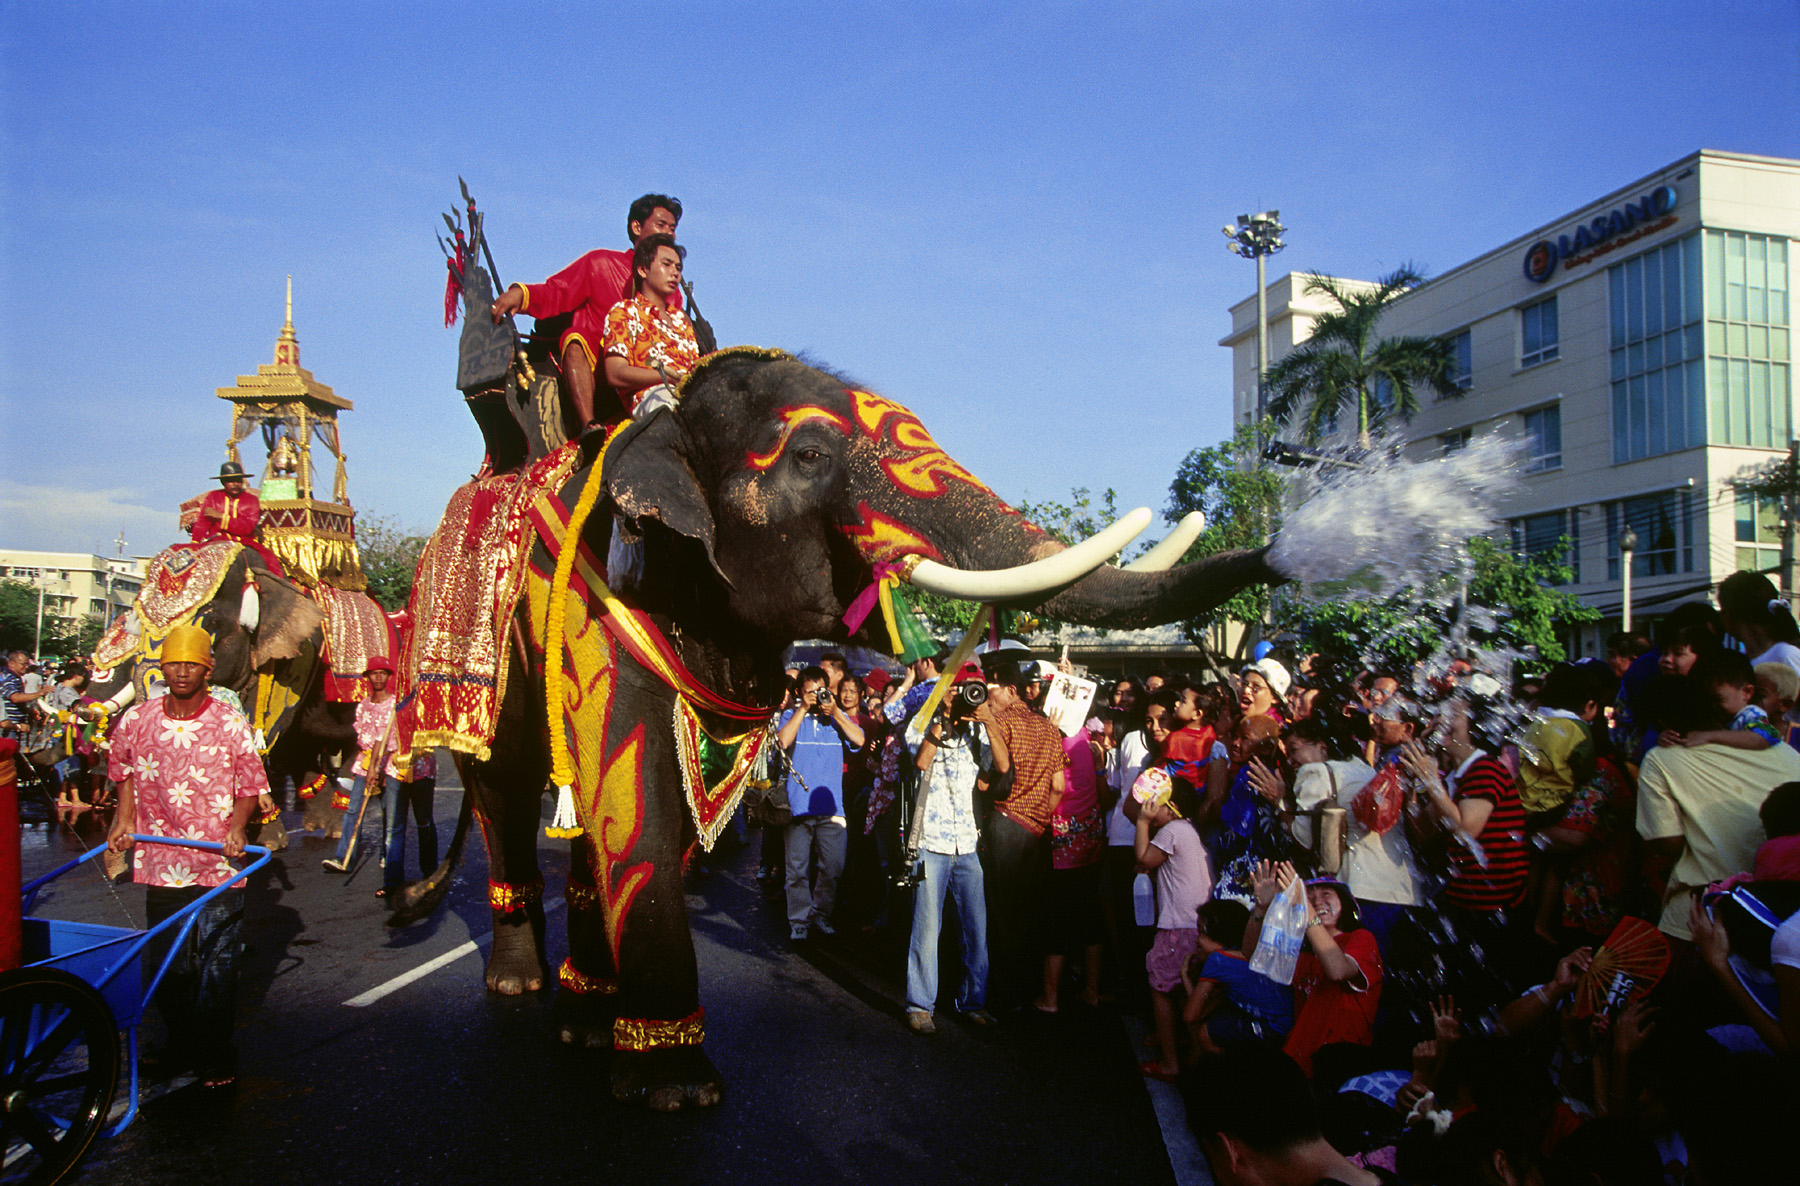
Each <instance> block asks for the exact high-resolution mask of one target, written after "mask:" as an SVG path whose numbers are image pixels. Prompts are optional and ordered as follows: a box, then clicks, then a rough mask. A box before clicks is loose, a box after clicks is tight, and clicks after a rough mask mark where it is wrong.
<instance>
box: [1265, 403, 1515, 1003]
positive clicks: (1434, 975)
mask: <svg viewBox="0 0 1800 1186" xmlns="http://www.w3.org/2000/svg"><path fill="white" fill-rule="evenodd" d="M1522 462H1523V449H1522V447H1521V445H1520V444H1519V443H1518V442H1515V441H1510V440H1507V439H1506V438H1505V437H1503V436H1501V435H1500V434H1490V435H1488V436H1485V437H1481V438H1477V439H1475V440H1473V441H1471V442H1470V444H1469V445H1468V446H1467V447H1466V448H1464V449H1461V450H1459V451H1457V452H1455V453H1452V454H1450V455H1449V456H1447V457H1432V458H1426V459H1409V458H1407V457H1406V456H1405V455H1404V454H1403V452H1402V450H1401V447H1400V444H1399V443H1398V442H1381V443H1378V445H1377V447H1376V448H1375V449H1373V450H1367V451H1362V452H1361V453H1359V454H1356V455H1351V456H1349V457H1348V458H1347V459H1346V462H1337V463H1332V462H1327V463H1325V464H1321V465H1319V466H1318V467H1317V468H1315V469H1312V470H1308V471H1303V472H1301V473H1299V474H1297V475H1296V476H1295V478H1294V479H1293V480H1291V481H1290V482H1289V487H1288V492H1287V512H1286V515H1285V517H1284V520H1283V524H1282V527H1281V530H1280V531H1279V532H1278V533H1277V535H1276V537H1275V539H1274V542H1273V546H1272V547H1271V549H1270V552H1269V562H1270V564H1271V565H1272V566H1273V567H1274V568H1275V569H1276V570H1277V571H1278V572H1280V573H1282V574H1283V575H1284V576H1287V577H1289V578H1290V579H1291V580H1293V581H1294V582H1295V586H1293V587H1292V591H1291V592H1290V593H1288V594H1287V596H1290V597H1297V598H1299V599H1301V600H1302V601H1303V602H1311V603H1313V604H1315V605H1316V604H1318V603H1321V602H1325V603H1330V602H1359V601H1360V602H1370V603H1374V602H1379V603H1380V605H1381V607H1382V608H1383V609H1384V611H1386V612H1387V614H1388V616H1387V617H1385V618H1380V619H1370V620H1381V621H1388V622H1393V623H1396V625H1395V626H1394V627H1393V628H1392V629H1391V630H1388V631H1386V632H1385V634H1384V632H1383V631H1380V630H1378V631H1375V632H1374V633H1373V634H1372V635H1364V636H1362V637H1363V639H1364V644H1363V645H1364V650H1363V653H1362V654H1360V655H1355V656H1342V657H1341V659H1347V660H1349V661H1350V662H1352V663H1353V664H1354V665H1355V667H1356V668H1358V669H1360V670H1364V671H1372V672H1379V673H1381V674H1384V675H1389V676H1392V677H1394V678H1395V679H1396V680H1397V681H1398V682H1399V684H1400V686H1401V690H1402V694H1401V696H1398V697H1396V698H1395V699H1394V700H1391V701H1389V702H1388V705H1387V706H1386V708H1385V709H1384V710H1377V711H1386V712H1390V713H1393V712H1401V711H1406V712H1410V713H1412V714H1413V719H1415V720H1422V721H1425V722H1429V724H1428V725H1424V726H1421V730H1422V733H1423V739H1424V741H1425V743H1426V746H1427V748H1428V749H1435V748H1436V743H1437V742H1438V741H1439V740H1440V739H1441V737H1442V735H1443V733H1444V732H1446V731H1447V730H1448V729H1449V728H1451V727H1452V722H1453V721H1456V722H1460V720H1461V719H1464V718H1466V719H1467V721H1468V724H1469V734H1470V737H1471V739H1472V740H1473V742H1474V744H1475V745H1476V746H1477V747H1479V748H1481V749H1485V750H1489V751H1495V752H1498V751H1500V750H1502V749H1503V747H1505V746H1507V745H1514V746H1518V747H1519V749H1520V757H1521V758H1522V759H1524V760H1526V761H1532V760H1535V759H1536V755H1535V753H1534V752H1533V751H1532V750H1531V748H1530V747H1529V746H1528V745H1526V744H1524V739H1525V728H1526V726H1527V725H1528V724H1529V723H1530V720H1531V716H1532V714H1530V713H1529V712H1528V711H1527V710H1526V708H1525V707H1524V706H1523V705H1522V704H1520V703H1519V702H1518V701H1517V700H1516V699H1515V698H1514V697H1513V695H1512V694H1511V692H1512V683H1513V680H1512V673H1513V669H1514V667H1515V665H1516V664H1517V663H1518V662H1519V661H1520V660H1524V659H1531V658H1535V656H1534V655H1529V654H1526V653H1524V652H1523V651H1521V650H1520V649H1519V647H1518V646H1517V645H1515V641H1514V640H1515V636H1514V635H1513V634H1512V632H1511V631H1510V630H1509V629H1508V618H1509V617H1510V611H1509V607H1506V606H1493V607H1488V606H1481V605H1475V604H1471V603H1470V602H1469V585H1470V580H1471V577H1472V576H1473V575H1474V574H1475V562H1474V559H1473V557H1472V555H1471V552H1470V548H1469V542H1468V541H1469V539H1470V537H1472V536H1477V535H1491V534H1493V533H1494V532H1495V531H1496V529H1497V528H1498V527H1499V526H1500V522H1499V508H1500V506H1501V504H1502V503H1503V502H1504V501H1505V499H1506V498H1507V496H1508V495H1509V494H1510V493H1511V492H1512V491H1513V490H1515V489H1516V488H1517V485H1518V480H1519V476H1520V473H1521V470H1522V468H1523V464H1522ZM1349 674H1350V673H1344V672H1340V673H1339V675H1340V678H1342V677H1345V676H1348V675H1349ZM1408 810H1409V811H1411V812H1414V813H1415V814H1418V813H1419V812H1420V808H1419V807H1418V806H1417V803H1416V801H1413V800H1410V799H1409V807H1408ZM1423 818H1425V819H1430V820H1435V819H1436V817H1435V816H1434V815H1430V814H1426V815H1425V816H1424V817H1423ZM1440 826H1442V825H1441V824H1440ZM1449 839H1450V842H1451V844H1452V845H1456V846H1460V847H1461V848H1462V849H1463V850H1464V851H1465V852H1466V853H1467V859H1470V860H1472V861H1473V863H1474V864H1476V865H1478V866H1480V867H1483V868H1485V867H1486V866H1487V863H1488V862H1487V854H1486V853H1485V852H1484V851H1483V849H1482V846H1481V845H1480V843H1479V842H1478V841H1477V840H1476V838H1475V837H1474V836H1472V835H1469V834H1468V833H1467V832H1465V831H1462V830H1460V829H1458V830H1452V831H1451V834H1450V837H1449ZM1417 922H1418V925H1419V926H1420V928H1421V929H1422V937H1423V939H1424V942H1425V948H1426V950H1429V951H1431V952H1432V953H1433V955H1432V956H1431V958H1429V959H1421V960H1417V961H1412V962H1408V961H1403V964H1404V965H1405V966H1401V967H1396V968H1395V969H1394V971H1393V974H1392V979H1393V981H1394V982H1395V985H1396V987H1397V988H1400V989H1401V991H1400V993H1399V994H1398V996H1399V998H1400V1001H1401V1002H1409V1003H1408V1004H1403V1005H1400V1007H1402V1008H1406V1009H1407V1011H1408V1012H1412V1013H1413V1014H1414V1015H1415V1018H1417V1019H1418V1020H1420V1021H1425V1020H1427V1019H1426V1018H1425V1017H1424V1015H1423V1014H1422V1013H1421V1012H1420V1010H1419V1003H1420V1002H1425V1001H1429V1000H1430V999H1431V994H1432V993H1435V992H1443V991H1446V988H1447V987H1448V986H1447V983H1446V976H1447V972H1448V969H1447V968H1446V966H1445V963H1444V960H1443V959H1442V958H1441V956H1442V953H1445V952H1449V951H1453V950H1461V951H1463V952H1466V953H1468V954H1470V955H1472V956H1473V960H1474V966H1475V967H1481V966H1482V965H1483V958H1482V954H1483V953H1482V951H1481V946H1480V944H1481V939H1480V937H1479V936H1477V935H1469V934H1458V928H1457V927H1456V925H1455V924H1454V923H1453V922H1452V921H1451V919H1449V918H1448V917H1445V916H1443V915H1442V914H1438V913H1435V912H1422V913H1421V915H1420V917H1419V918H1418V920H1417ZM1465 971H1466V970H1465ZM1459 991H1460V989H1459ZM1501 995H1503V994H1501Z"/></svg>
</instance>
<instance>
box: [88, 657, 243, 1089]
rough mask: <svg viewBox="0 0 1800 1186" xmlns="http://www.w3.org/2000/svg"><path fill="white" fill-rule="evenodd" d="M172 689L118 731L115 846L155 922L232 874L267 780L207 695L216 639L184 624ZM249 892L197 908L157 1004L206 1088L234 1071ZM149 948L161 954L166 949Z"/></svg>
mask: <svg viewBox="0 0 1800 1186" xmlns="http://www.w3.org/2000/svg"><path fill="white" fill-rule="evenodd" d="M162 669H163V678H164V679H165V680H166V681H167V682H168V689H169V690H168V694H167V695H165V696H162V697H160V698H158V699H156V700H152V701H149V702H148V703H145V704H140V705H137V706H135V707H133V708H132V709H131V710H130V711H128V712H127V713H126V714H125V716H124V717H123V718H121V719H120V721H119V723H118V725H117V726H116V727H115V728H114V730H113V735H112V758H111V764H110V769H109V771H108V773H109V775H110V776H111V778H112V779H113V781H114V782H116V783H117V784H118V789H119V807H118V813H117V815H116V816H115V817H114V820H113V826H112V829H111V831H110V832H109V833H108V834H107V845H108V847H110V848H111V849H112V850H113V851H115V852H124V851H126V850H127V849H130V848H133V847H135V848H136V849H137V852H136V859H135V862H134V865H133V875H132V879H133V880H134V881H138V882H142V883H144V884H145V886H146V887H147V888H146V891H145V893H146V909H147V915H148V919H149V925H150V926H152V927H154V926H155V925H156V924H157V923H159V922H161V921H162V920H164V919H166V918H168V917H170V916H171V915H173V914H175V913H177V912H178V911H180V910H182V909H184V908H185V907H187V906H189V905H191V904H192V903H194V902H195V901H197V900H198V899H200V898H201V897H202V896H204V895H205V894H206V892H207V891H208V890H209V889H211V888H212V887H214V886H217V885H220V884H222V883H223V882H225V881H226V880H227V879H228V878H230V876H231V874H232V867H231V861H232V860H234V859H236V858H237V857H239V856H242V855H243V852H244V829H245V826H246V825H247V824H248V823H249V821H250V815H251V812H252V810H253V809H254V808H255V807H256V801H257V797H258V796H259V795H263V794H266V793H267V792H268V790H269V780H268V776H267V775H266V774H265V773H264V772H263V766H262V760H261V759H260V758H259V757H258V756H257V753H256V742H255V739H254V738H253V736H252V735H251V732H250V727H249V725H248V724H247V723H246V722H245V721H244V718H243V717H242V716H240V715H239V714H238V713H236V712H235V711H233V710H232V709H230V708H227V707H226V706H225V705H224V704H222V703H220V702H219V701H217V700H214V699H213V698H212V697H211V696H209V695H208V694H207V690H206V677H207V675H208V673H209V672H210V671H211V670H212V640H211V639H210V638H209V637H208V636H207V634H206V631H204V630H202V629H200V628H199V627H198V626H177V627H176V628H175V629H173V630H171V631H170V632H169V637H168V639H167V640H166V641H165V642H164V643H163V653H162ZM133 832H143V833H147V834H150V835H155V836H171V837H178V838H181V839H184V840H209V841H212V842H214V843H217V844H222V845H224V848H225V852H224V855H223V856H215V855H214V854H212V853H210V852H206V851H203V850H199V849H192V848H177V847H174V846H170V845H161V844H134V842H133V840H132V838H131V834H132V833H133ZM243 914H244V888H243V886H241V885H239V886H235V887H233V888H231V889H229V890H226V891H225V892H223V893H221V894H219V895H218V896H217V897H215V898H213V899H212V900H211V901H209V902H208V903H207V904H206V905H205V906H204V907H202V908H201V911H200V916H199V919H198V920H197V921H196V923H195V925H194V928H193V930H192V931H191V932H190V935H189V938H188V940H187V941H186V945H185V946H184V949H183V951H182V952H181V954H179V955H178V956H177V957H176V959H175V962H174V964H173V965H171V967H170V969H169V974H168V976H167V978H166V979H165V980H164V981H163V986H162V989H161V991H160V992H159V993H158V994H157V1004H158V1007H159V1008H160V1009H161V1011H162V1014H163V1017H164V1019H165V1021H166V1022H167V1023H168V1027H169V1050H168V1059H167V1061H168V1062H169V1063H170V1064H171V1066H173V1064H175V1063H177V1062H189V1063H191V1064H192V1065H193V1066H194V1067H195V1068H196V1069H197V1070H198V1071H199V1073H200V1076H201V1080H202V1082H204V1083H205V1084H206V1085H207V1086H209V1087H221V1086H225V1085H228V1084H229V1083H231V1082H232V1079H233V1077H234V1075H235V1072H236V1063H237V1051H236V1048H235V1047H234V1046H233V1044H232V1040H231V1030H232V1023H233V1020H234V1018H235V1015H236V1012H237V960H238V953H239V943H238V929H239V926H240V925H241V923H242V921H243ZM156 946H158V945H153V946H152V949H151V950H152V952H155V954H154V955H153V956H151V955H148V953H147V958H153V959H156V960H160V959H161V952H157V951H156Z"/></svg>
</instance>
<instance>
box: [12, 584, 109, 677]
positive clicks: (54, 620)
mask: <svg viewBox="0 0 1800 1186" xmlns="http://www.w3.org/2000/svg"><path fill="white" fill-rule="evenodd" d="M37 621H38V590H37V586H36V585H33V584H31V583H30V582H29V581H17V580H4V581H0V654H3V653H5V652H7V651H29V652H30V653H31V654H33V655H39V654H42V655H55V656H56V657H58V658H63V659H67V658H73V657H74V656H77V655H87V654H92V653H93V650H94V645H95V644H96V643H98V642H99V641H100V632H101V630H102V628H103V627H104V626H105V622H104V620H103V619H102V618H101V617H100V615H99V614H88V615H86V616H85V617H83V618H81V619H80V620H79V621H75V622H70V621H69V620H68V619H65V618H61V617H58V616H57V615H55V614H53V613H51V612H50V610H49V607H48V605H46V607H45V610H44V641H43V645H42V646H41V647H40V646H39V645H38V637H37Z"/></svg>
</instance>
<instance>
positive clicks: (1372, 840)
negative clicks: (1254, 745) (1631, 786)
mask: <svg viewBox="0 0 1800 1186" xmlns="http://www.w3.org/2000/svg"><path fill="white" fill-rule="evenodd" d="M1333 776H1335V778H1336V782H1337V805H1338V806H1339V807H1342V808H1343V809H1344V810H1345V811H1347V812H1349V815H1348V816H1347V817H1346V818H1345V821H1344V822H1345V824H1346V826H1348V828H1349V835H1348V836H1347V838H1346V839H1347V843H1346V844H1345V850H1344V867H1343V869H1341V870H1340V871H1339V876H1341V877H1342V878H1343V879H1344V884H1345V885H1347V886H1349V887H1350V893H1351V894H1352V895H1353V896H1354V897H1355V898H1356V900H1357V901H1359V902H1387V903H1390V904H1392V905H1396V906H1423V905H1425V891H1424V888H1423V887H1422V886H1421V885H1420V878H1419V872H1418V869H1417V867H1416V866H1415V865H1414V864H1413V856H1412V844H1411V843H1410V842H1409V841H1408V840H1407V839H1406V829H1405V828H1404V827H1402V826H1401V825H1399V824H1396V825H1394V826H1393V827H1391V828H1389V829H1388V830H1387V831H1386V832H1384V833H1382V834H1380V835H1377V834H1375V833H1374V832H1371V831H1369V830H1368V829H1367V828H1365V827H1363V826H1362V824H1360V823H1358V822H1357V819H1356V813H1355V812H1354V811H1350V804H1351V803H1352V802H1354V801H1355V799H1356V796H1357V793H1358V792H1359V791H1361V790H1362V789H1363V787H1364V786H1366V785H1368V782H1369V780H1370V779H1371V778H1374V777H1375V770H1374V768H1373V767H1371V766H1370V765H1369V764H1368V763H1367V762H1365V761H1363V760H1362V759H1361V758H1351V759H1350V760H1349V761H1347V762H1311V763H1308V764H1307V765H1305V766H1302V767H1300V769H1299V771H1298V772H1296V773H1295V775H1294V802H1295V804H1296V805H1297V806H1298V807H1299V809H1300V810H1301V811H1310V810H1312V809H1313V808H1315V807H1317V806H1319V804H1321V803H1323V802H1325V801H1326V800H1327V799H1328V798H1330V797H1331V786H1332V780H1333ZM1294 839H1296V840H1298V841H1300V843H1302V844H1304V845H1306V846H1307V847H1308V848H1310V847H1312V820H1311V819H1310V818H1306V817H1300V816H1296V817H1295V819H1294Z"/></svg>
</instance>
